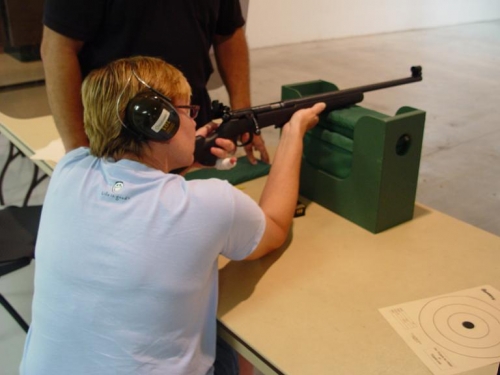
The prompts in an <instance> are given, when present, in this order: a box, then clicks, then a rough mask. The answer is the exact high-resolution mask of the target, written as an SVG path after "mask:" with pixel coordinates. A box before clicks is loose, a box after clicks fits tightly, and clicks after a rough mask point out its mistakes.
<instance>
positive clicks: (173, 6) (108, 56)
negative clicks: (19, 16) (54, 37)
mask: <svg viewBox="0 0 500 375" xmlns="http://www.w3.org/2000/svg"><path fill="white" fill-rule="evenodd" d="M43 21H44V24H45V25H46V26H47V27H49V28H50V29H52V30H54V31H56V32H58V33H59V34H62V35H65V36H67V37H69V38H72V39H76V40H81V41H84V42H85V44H84V46H83V48H82V51H81V52H80V54H79V60H80V65H81V69H82V75H83V76H84V77H85V76H86V75H87V74H88V73H89V72H90V71H91V70H92V69H95V68H99V67H101V66H104V65H106V64H107V63H109V62H111V61H113V60H116V59H119V58H123V57H131V56H138V55H144V56H154V57H159V58H162V59H164V60H165V61H167V62H168V63H170V64H172V65H174V66H175V67H176V68H178V69H179V70H180V71H182V72H183V73H184V75H185V76H186V78H187V79H188V81H189V84H190V85H191V88H192V90H193V98H192V103H193V104H199V105H201V106H202V110H201V111H200V115H199V116H198V118H197V123H198V125H203V124H205V123H206V122H208V121H209V120H210V119H211V118H210V117H211V116H210V98H209V96H208V93H207V90H206V83H207V81H208V79H209V77H210V74H212V72H213V68H212V64H211V62H210V57H209V49H210V46H211V45H212V41H213V37H214V35H216V34H217V35H230V34H232V33H233V32H234V31H235V30H236V29H237V28H239V27H241V26H243V24H244V23H245V21H244V19H243V16H242V14H241V7H240V3H239V0H46V1H45V13H44V20H43Z"/></svg>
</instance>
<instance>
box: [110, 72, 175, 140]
mask: <svg viewBox="0 0 500 375" xmlns="http://www.w3.org/2000/svg"><path fill="white" fill-rule="evenodd" d="M132 75H133V76H135V78H136V79H137V80H138V81H139V82H140V83H142V84H143V85H144V86H146V87H147V88H148V90H147V91H143V92H140V93H139V94H137V95H136V96H134V97H133V98H132V99H130V101H129V102H128V104H127V107H126V109H125V119H124V121H121V119H120V122H121V123H122V125H123V126H124V127H125V128H126V129H127V130H129V131H130V132H131V133H132V134H133V135H135V136H137V137H138V138H139V139H140V140H142V139H146V140H154V141H168V140H169V139H171V138H172V137H173V136H174V135H175V133H177V131H178V130H179V125H180V118H179V114H178V113H177V110H176V109H175V107H174V105H173V104H172V102H171V101H170V99H169V98H167V97H166V96H165V95H162V94H161V93H159V92H158V91H156V90H155V89H153V88H152V87H151V86H149V85H148V84H147V83H146V82H144V81H143V80H142V79H141V78H140V77H139V76H137V74H136V73H135V70H132ZM132 75H131V76H130V78H129V80H128V82H127V84H126V85H125V87H127V86H128V84H129V83H130V80H131V79H132ZM123 91H125V88H124V89H123ZM122 95H123V92H122V93H121V94H120V96H119V97H118V100H117V103H116V110H117V114H118V118H120V115H119V103H120V99H121V96H122Z"/></svg>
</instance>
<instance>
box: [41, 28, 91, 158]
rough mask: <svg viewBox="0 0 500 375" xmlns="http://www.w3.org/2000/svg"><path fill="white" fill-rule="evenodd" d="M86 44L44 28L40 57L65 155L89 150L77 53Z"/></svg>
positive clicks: (51, 107)
mask: <svg viewBox="0 0 500 375" xmlns="http://www.w3.org/2000/svg"><path fill="white" fill-rule="evenodd" d="M82 46H83V42H81V41H78V40H74V39H70V38H67V37H65V36H63V35H61V34H59V33H56V32H55V31H53V30H51V29H49V28H48V27H44V29H43V40H42V46H41V55H42V60H43V67H44V70H45V81H46V85H47V95H48V98H49V105H50V109H51V111H52V115H53V116H54V121H55V123H56V127H57V130H58V132H59V135H60V136H61V139H62V142H63V144H64V148H65V149H66V152H68V151H71V150H73V149H75V148H78V147H80V146H87V145H88V139H87V136H86V135H85V132H84V129H83V106H82V99H81V93H80V88H81V85H82V75H81V72H80V63H79V61H78V52H79V51H80V50H81V48H82Z"/></svg>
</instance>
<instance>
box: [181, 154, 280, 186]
mask: <svg viewBox="0 0 500 375" xmlns="http://www.w3.org/2000/svg"><path fill="white" fill-rule="evenodd" d="M270 169H271V165H269V164H266V163H264V162H262V161H260V160H257V164H256V165H252V164H250V162H249V161H248V159H247V157H246V156H241V157H239V158H238V162H237V164H236V167H234V168H233V169H229V170H226V171H219V170H217V169H215V168H203V169H198V170H196V171H193V172H189V173H187V174H186V176H185V178H186V180H206V179H209V178H218V179H219V180H226V181H228V182H229V183H230V184H232V185H238V184H241V183H243V182H245V181H249V180H254V179H256V178H258V177H262V176H266V175H267V174H269V170H270Z"/></svg>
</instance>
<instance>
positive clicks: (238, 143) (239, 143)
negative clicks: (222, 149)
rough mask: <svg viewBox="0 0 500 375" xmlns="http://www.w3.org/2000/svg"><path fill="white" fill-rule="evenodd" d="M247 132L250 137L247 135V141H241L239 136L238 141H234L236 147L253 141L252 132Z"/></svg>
mask: <svg viewBox="0 0 500 375" xmlns="http://www.w3.org/2000/svg"><path fill="white" fill-rule="evenodd" d="M248 134H250V137H248V141H246V142H245V143H243V142H241V137H239V140H240V141H238V140H237V141H236V146H237V147H244V146H246V145H249V144H250V143H252V142H253V133H250V132H249V133H248Z"/></svg>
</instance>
